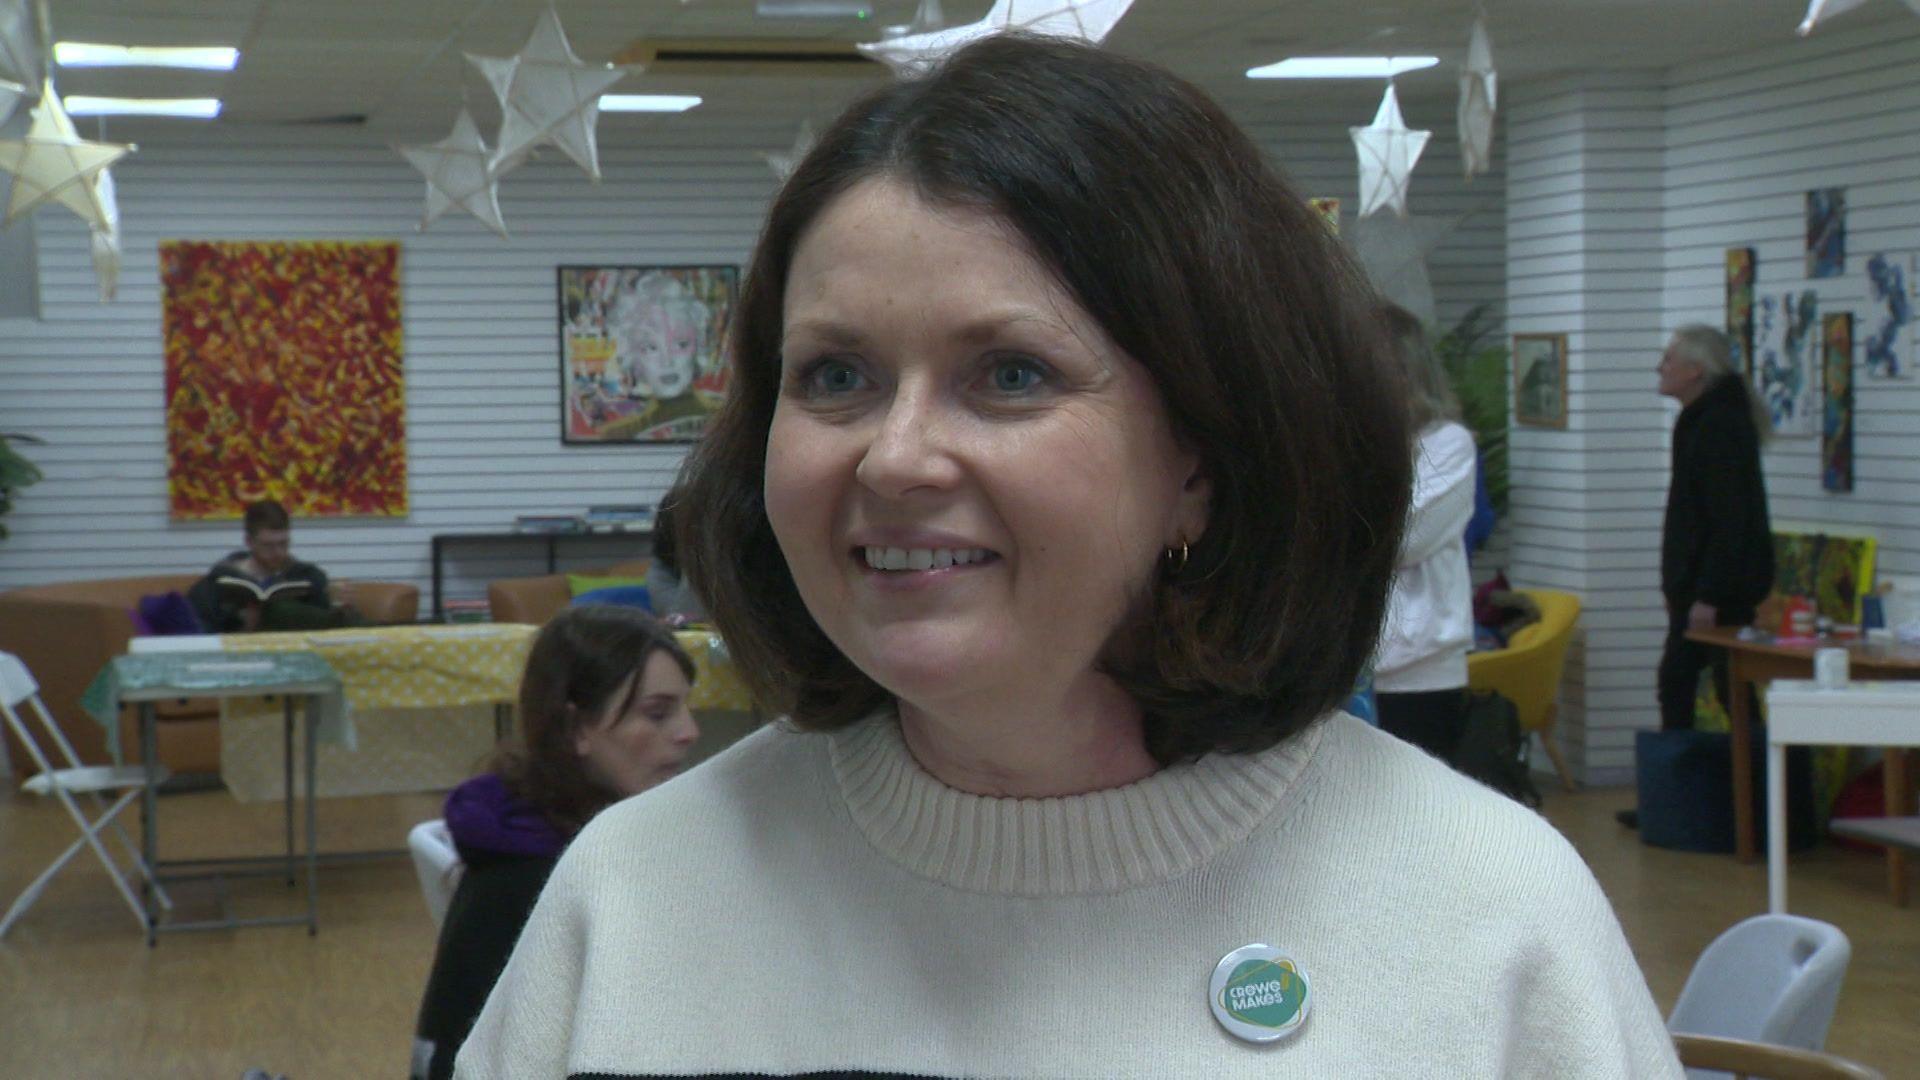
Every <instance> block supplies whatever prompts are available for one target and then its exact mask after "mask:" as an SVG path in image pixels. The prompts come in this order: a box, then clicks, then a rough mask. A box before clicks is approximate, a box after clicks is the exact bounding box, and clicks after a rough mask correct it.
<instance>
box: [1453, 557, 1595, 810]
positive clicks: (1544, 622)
mask: <svg viewBox="0 0 1920 1080" xmlns="http://www.w3.org/2000/svg"><path fill="white" fill-rule="evenodd" d="M1519 591H1520V592H1522V593H1524V594H1526V595H1527V596H1528V597H1530V598H1531V599H1532V600H1533V602H1534V603H1535V604H1537V605H1539V607H1540V621H1539V622H1537V623H1534V624H1532V625H1530V626H1524V627H1522V628H1520V629H1519V630H1517V631H1515V632H1514V635H1513V637H1512V639H1511V640H1509V641H1508V642H1507V647H1506V648H1504V649H1494V650H1490V651H1487V652H1475V653H1468V654H1467V686H1468V687H1469V688H1470V689H1472V690H1475V691H1486V690H1498V691H1499V692H1500V693H1502V694H1504V695H1506V697H1507V699H1508V700H1509V701H1512V702H1513V704H1514V706H1515V708H1517V709H1518V710H1519V712H1520V727H1521V730H1523V731H1529V732H1534V733H1537V734H1538V735H1539V736H1540V745H1541V746H1542V747H1544V748H1545V749H1546V751H1547V757H1548V758H1549V759H1551V760H1552V761H1553V769H1554V771H1555V772H1557V773H1559V774H1560V783H1561V784H1562V785H1563V786H1565V787H1566V789H1567V790H1568V791H1573V790H1576V788H1575V785H1574V782H1573V773H1572V772H1571V771H1570V770H1569V769H1568V768H1567V760H1566V758H1564V757H1562V756H1561V754H1560V743H1559V741H1558V739H1557V738H1556V737H1555V735H1554V733H1553V722H1554V720H1555V719H1556V718H1557V716H1558V714H1559V697H1560V673H1561V671H1562V670H1563V669H1564V668H1565V667H1566V661H1567V645H1568V644H1569V643H1571V642H1572V641H1573V628H1574V627H1575V626H1577V625H1579V622H1580V598H1579V597H1577V596H1575V595H1573V594H1572V593H1564V592H1555V591H1553V590H1551V589H1521V590H1519Z"/></svg>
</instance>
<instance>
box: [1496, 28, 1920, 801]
mask: <svg viewBox="0 0 1920 1080" xmlns="http://www.w3.org/2000/svg"><path fill="white" fill-rule="evenodd" d="M1505 101H1506V104H1507V108H1508V115H1507V121H1508V139H1509V141H1508V204H1507V205H1508V211H1507V226H1508V230H1507V240H1508V245H1507V270H1508V280H1509V323H1510V329H1512V330H1514V331H1535V330H1537V331H1567V332H1569V333H1570V334H1571V346H1572V348H1571V357H1570V367H1571V370H1572V374H1571V379H1570V390H1571V393H1570V410H1571V422H1570V425H1569V429H1568V430H1567V431H1565V432H1555V431H1544V430H1540V429H1532V428H1522V429H1518V430H1517V431H1516V432H1515V433H1514V445H1513V465H1514V491H1515V495H1514V502H1515V506H1516V510H1515V513H1514V517H1513V524H1514V554H1513V560H1512V562H1513V567H1514V570H1513V576H1514V578H1515V581H1516V583H1518V584H1535V585H1542V586H1547V587H1552V588H1565V589H1570V590H1572V591H1575V592H1578V593H1580V594H1581V596H1582V598H1583V600H1584V601H1585V603H1586V605H1587V610H1586V613H1585V615H1584V616H1583V620H1582V621H1583V627H1584V632H1583V634H1582V639H1581V641H1580V643H1578V644H1577V645H1576V647H1575V650H1574V653H1573V655H1572V656H1571V657H1570V659H1569V665H1568V667H1569V670H1568V676H1567V683H1566V686H1565V688H1564V693H1563V699H1562V700H1563V711H1562V723H1563V730H1562V736H1563V739H1564V740H1565V742H1566V745H1567V748H1568V750H1569V754H1570V756H1571V757H1572V758H1573V760H1574V762H1575V767H1576V769H1577V770H1579V771H1581V772H1583V773H1584V775H1585V776H1586V778H1587V779H1588V780H1589V781H1592V782H1614V781H1624V780H1626V779H1628V778H1629V777H1630V776H1631V770H1632V732H1633V731H1634V730H1635V729H1638V728H1642V727H1653V726H1657V725H1658V710H1657V708H1656V706H1655V704H1654V693H1653V682H1654V669H1655V666H1656V664H1657V662H1658V659H1659V652H1660V642H1661V639H1662V636H1663V630H1664V620H1665V616H1664V613H1663V611H1662V609H1661V600H1660V596H1659V541H1660V516H1661V509H1662V507H1663V506H1664V503H1665V498H1666V484H1667V467H1668V458H1667V454H1668V447H1669V445H1670V438H1671V427H1672V423H1673V419H1674V415H1675V412H1676V410H1675V408H1674V407H1673V406H1672V405H1671V403H1665V402H1662V401H1661V400H1660V399H1659V398H1657V397H1656V396H1655V393H1654V382H1655V380H1654V374H1653V365H1654V363H1655V362H1656V361H1657V359H1658V356H1659V352H1660V349H1661V347H1662V345H1663V344H1664V341H1665V338H1666V335H1667V332H1668V331H1670V330H1671V329H1672V328H1673V327H1675V326H1678V325H1680V324H1682V323H1686V322H1693V321H1701V322H1706V323H1709V324H1712V325H1720V324H1721V323H1722V322H1723V320H1724V310H1725V297H1724V279H1723V274H1724V255H1725V249H1726V248H1729V247H1748V246H1750V247H1753V248H1754V249H1755V250H1756V252H1757V258H1758V265H1759V286H1760V288H1762V289H1764V290H1767V291H1771V292H1785V291H1788V290H1794V291H1798V290H1799V289H1802V288H1806V287H1812V288H1814V289H1815V290H1816V291H1817V292H1818V293H1819V294H1820V297H1821V302H1822V307H1821V310H1822V311H1823V312H1830V311H1837V310H1851V311H1853V312H1854V313H1855V315H1856V318H1858V317H1859V316H1860V315H1863V314H1864V313H1865V306H1864V301H1865V299H1866V283H1865V278H1864V266H1865V259H1866V256H1867V255H1868V254H1870V253H1872V252H1876V251H1886V252H1889V253H1901V254H1903V255H1904V254H1905V253H1909V252H1913V251H1916V250H1920V216H1917V215H1916V211H1920V125H1916V124H1915V123H1914V122H1913V115H1914V110H1915V108H1916V106H1920V24H1915V23H1911V22H1906V21H1899V22H1894V23H1888V24H1882V25H1880V26H1876V27H1870V28H1867V29H1865V30H1858V31H1846V30H1843V31H1833V30H1829V29H1822V31H1821V32H1820V33H1819V34H1817V35H1815V36H1814V37H1813V38H1811V39H1809V40H1807V41H1796V42H1794V43H1792V44H1790V45H1785V46H1782V47H1780V48H1777V49H1772V50H1768V51H1765V52H1761V53H1757V54H1750V55H1746V56H1741V57H1736V58H1731V59H1725V60H1718V61H1713V62H1710V63H1704V64H1701V65H1696V66H1693V67H1691V68H1689V69H1686V70H1676V71H1671V72H1664V73H1653V72H1642V73H1611V74H1596V75H1588V76H1581V77H1576V78H1568V79H1563V80H1559V81H1556V82H1554V83H1552V84H1536V85H1531V86H1519V87H1515V88H1514V89H1513V91H1512V93H1510V94H1508V95H1506V97H1505ZM1830 186H1839V187H1845V188H1847V191H1848V200H1849V207H1850V209H1849V215H1848V222H1847V226H1848V244H1847V248H1848V258H1847V274H1846V276H1845V277H1843V278H1837V279H1836V278H1830V279H1822V280H1818V281H1812V280H1809V279H1807V278H1806V276H1805V273H1806V271H1805V254H1804V251H1805V201H1804V199H1805V193H1806V191H1807V190H1808V189H1810V188H1814V187H1830ZM1858 336H1859V333H1858V331H1856V339H1857V338H1858ZM1856 351H1858V350H1857V347H1856ZM1816 377H1817V376H1816ZM1854 378H1855V401H1856V404H1857V408H1858V420H1857V431H1856V437H1855V455H1856V466H1855V472H1856V488H1855V491H1854V492H1853V493H1852V494H1833V493H1827V492H1824V491H1822V490H1821V486H1820V476H1819V440H1818V439H1817V438H1816V439H1780V440H1776V441H1775V442H1774V443H1773V444H1772V445H1771V446H1770V448H1769V449H1768V451H1767V453H1766V455H1765V464H1766V470H1767V478H1768V488H1769V493H1770V499H1771V507H1772V512H1773V516H1774V518H1775V520H1776V521H1780V520H1787V521H1816V522H1832V523H1836V524H1840V525H1845V526H1852V527H1866V528H1869V529H1871V530H1873V531H1875V532H1877V533H1878V535H1879V538H1880V544H1881V547H1880V551H1881V555H1880V570H1881V572H1882V573H1907V574H1911V573H1916V572H1920V465H1917V464H1916V463H1917V462H1920V383H1916V382H1905V383H1886V382H1869V381H1866V379H1865V376H1864V373H1863V372H1861V371H1860V368H1859V360H1858V355H1856V365H1855V376H1854Z"/></svg>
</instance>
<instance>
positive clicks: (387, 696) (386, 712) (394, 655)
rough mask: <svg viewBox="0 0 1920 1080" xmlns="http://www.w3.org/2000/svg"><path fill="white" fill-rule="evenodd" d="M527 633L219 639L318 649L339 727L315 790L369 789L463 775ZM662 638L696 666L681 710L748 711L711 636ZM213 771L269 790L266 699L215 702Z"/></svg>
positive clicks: (274, 721) (276, 722)
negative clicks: (338, 693) (341, 710)
mask: <svg viewBox="0 0 1920 1080" xmlns="http://www.w3.org/2000/svg"><path fill="white" fill-rule="evenodd" d="M537 633H539V627H537V626H529V625H526V624H523V623H482V624H474V625H462V626H389V627H374V628H366V629H352V630H321V631H308V632H302V631H294V632H285V633H264V634H228V635H225V636H223V637H222V638H221V639H220V646H221V648H222V649H223V650H226V651H229V652H277V651H285V650H293V649H300V650H312V651H314V652H317V653H319V654H320V655H321V656H323V657H325V658H326V660H327V662H328V663H329V664H331V665H332V666H333V668H334V670H336V671H338V672H339V673H340V679H341V682H342V684H343V685H344V687H345V696H346V702H347V710H348V713H347V723H348V725H349V728H348V732H347V737H346V739H345V741H344V743H343V744H342V745H328V744H323V745H322V746H321V747H320V749H319V760H318V761H317V762H316V771H317V776H318V783H319V787H320V794H321V795H323V796H326V795H370V794H379V793H387V792H402V791H436V790H443V789H445V788H449V787H452V786H453V785H455V784H458V783H459V782H460V781H462V780H464V779H466V778H467V777H469V776H472V775H473V774H474V773H475V772H476V771H477V770H478V769H479V767H480V766H481V764H482V762H483V761H484V759H485V758H486V756H487V754H488V753H489V752H490V751H491V750H492V749H493V745H494V707H495V706H496V705H511V704H512V703H513V701H514V700H515V699H516V698H517V697H518V696H519V693H520V674H521V672H522V671H523V670H524V669H525V667H526V658H527V650H528V649H529V648H530V647H531V646H532V644H533V638H534V635H535V634H537ZM674 637H675V639H676V640H677V641H678V642H679V643H680V646H681V647H682V648H684V649H685V650H687V654H688V655H689V656H690V657H692V658H693V662H694V666H695V669H696V672H697V674H696V677H695V679H694V684H693V692H692V694H691V695H690V696H689V701H688V703H689V704H690V705H691V706H692V707H693V708H695V709H698V710H703V711H724V712H733V713H748V712H750V711H751V710H752V708H753V702H752V698H751V697H750V696H749V695H748V693H747V689H746V686H745V684H743V683H742V682H741V681H740V677H739V674H738V672H736V671H735V670H734V668H733V664H732V660H731V658H730V657H728V655H727V651H726V645H725V643H724V642H723V641H722V640H721V639H720V637H719V635H718V634H715V633H712V632H711V631H706V630H682V631H678V632H676V633H675V635H674ZM296 750H298V746H297V744H296ZM220 772H221V776H222V777H223V778H224V779H225V781H226V784H227V787H228V788H229V789H230V790H231V791H232V792H233V794H234V796H235V797H236V798H238V799H242V800H249V801H250V800H258V799H278V798H280V797H281V789H282V785H283V778H284V776H285V757H284V749H283V746H282V732H281V709H280V706H279V704H278V703H277V702H270V701H266V700H263V699H258V698H240V699H234V700H231V701H228V702H226V703H225V704H224V705H223V707H222V710H221V724H220ZM296 775H298V773H297V772H296Z"/></svg>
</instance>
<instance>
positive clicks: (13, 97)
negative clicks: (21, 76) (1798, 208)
mask: <svg viewBox="0 0 1920 1080" xmlns="http://www.w3.org/2000/svg"><path fill="white" fill-rule="evenodd" d="M26 96H27V88H26V87H24V86H21V85H20V84H19V83H17V82H9V81H7V80H6V79H0V124H4V123H6V122H7V118H8V117H10V116H12V115H13V109H14V106H16V105H18V104H20V99H21V98H23V97H26Z"/></svg>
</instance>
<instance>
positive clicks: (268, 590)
mask: <svg viewBox="0 0 1920 1080" xmlns="http://www.w3.org/2000/svg"><path fill="white" fill-rule="evenodd" d="M213 584H214V585H215V587H217V588H218V589H219V590H220V591H221V592H222V593H224V594H226V596H227V598H228V599H238V600H243V601H246V602H249V603H260V604H264V603H266V602H267V601H269V600H282V599H286V600H290V599H293V598H294V597H298V596H305V595H306V594H307V593H308V591H310V590H311V589H312V588H313V585H312V583H311V582H306V581H280V582H275V583H274V584H272V585H262V584H260V583H259V582H257V581H251V580H249V579H247V578H243V577H239V576H237V575H234V574H222V575H220V576H219V577H217V578H214V579H213Z"/></svg>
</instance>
